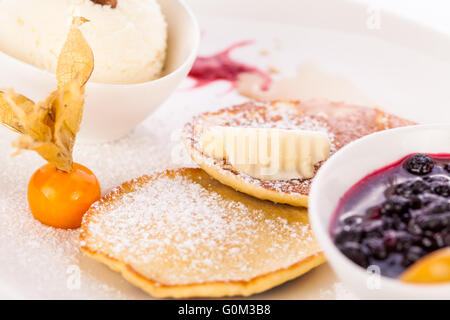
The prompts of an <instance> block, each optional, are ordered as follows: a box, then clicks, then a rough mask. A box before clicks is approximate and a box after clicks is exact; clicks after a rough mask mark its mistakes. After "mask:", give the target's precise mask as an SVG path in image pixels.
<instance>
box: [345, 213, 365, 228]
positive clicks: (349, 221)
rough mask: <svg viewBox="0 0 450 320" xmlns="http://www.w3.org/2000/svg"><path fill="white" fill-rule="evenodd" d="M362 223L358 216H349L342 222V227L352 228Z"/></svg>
mask: <svg viewBox="0 0 450 320" xmlns="http://www.w3.org/2000/svg"><path fill="white" fill-rule="evenodd" d="M361 222H362V217H361V216H358V215H353V216H349V217H347V218H345V219H343V220H342V224H343V225H348V226H353V225H357V224H360V223H361Z"/></svg>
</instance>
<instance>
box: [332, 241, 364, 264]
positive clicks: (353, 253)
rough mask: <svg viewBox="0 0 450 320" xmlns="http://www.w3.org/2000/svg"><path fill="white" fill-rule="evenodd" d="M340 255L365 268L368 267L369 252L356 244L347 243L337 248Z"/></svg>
mask: <svg viewBox="0 0 450 320" xmlns="http://www.w3.org/2000/svg"><path fill="white" fill-rule="evenodd" d="M339 249H340V250H341V251H342V253H343V254H344V255H345V256H346V257H347V258H349V259H350V260H352V261H353V262H354V263H356V264H358V265H360V266H361V267H364V268H366V267H367V266H369V258H368V255H369V250H368V249H367V247H365V246H364V245H361V244H359V243H357V242H347V243H345V244H343V245H342V246H340V247H339Z"/></svg>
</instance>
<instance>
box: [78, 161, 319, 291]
mask: <svg viewBox="0 0 450 320" xmlns="http://www.w3.org/2000/svg"><path fill="white" fill-rule="evenodd" d="M80 240H81V248H82V251H83V252H85V253H86V254H87V255H89V256H91V257H92V258H94V259H96V260H98V261H100V262H102V263H104V264H106V265H108V266H109V267H110V268H111V269H113V270H116V271H118V272H120V273H122V275H123V276H124V277H125V278H126V279H127V280H128V281H130V282H131V283H133V284H135V285H136V286H138V287H140V288H142V289H143V290H145V291H146V292H148V293H149V294H151V295H153V296H155V297H173V298H189V297H224V296H236V295H238V296H248V295H251V294H255V293H259V292H262V291H265V290H268V289H270V288H272V287H274V286H277V285H279V284H281V283H284V282H286V281H288V280H291V279H293V278H295V277H298V276H300V275H302V274H304V273H305V272H307V271H309V270H310V269H312V268H314V267H316V266H318V265H320V264H321V263H323V262H324V260H325V259H324V257H323V254H322V251H321V249H320V247H319V245H318V243H317V242H316V240H315V239H314V237H313V234H312V231H311V228H310V225H309V221H308V216H307V212H306V210H305V209H302V208H295V207H291V206H287V205H277V204H274V203H272V202H270V201H262V200H259V199H255V198H253V197H250V196H248V195H246V194H243V193H240V192H236V191H234V190H233V189H232V188H230V187H227V186H225V185H223V184H221V183H220V182H218V181H217V180H215V179H213V178H212V177H210V176H209V175H208V174H206V173H205V172H204V171H203V170H201V169H195V168H189V169H179V170H172V171H165V172H162V173H160V174H155V175H152V176H143V177H141V178H138V179H136V180H133V181H130V182H127V183H124V184H122V185H121V186H120V187H117V188H115V189H114V190H112V191H111V192H110V193H109V194H107V195H106V196H105V197H103V198H102V199H101V200H100V201H99V202H97V203H96V204H94V205H93V206H92V207H91V208H90V209H89V211H88V212H87V213H86V215H85V216H84V218H83V223H82V232H81V236H80Z"/></svg>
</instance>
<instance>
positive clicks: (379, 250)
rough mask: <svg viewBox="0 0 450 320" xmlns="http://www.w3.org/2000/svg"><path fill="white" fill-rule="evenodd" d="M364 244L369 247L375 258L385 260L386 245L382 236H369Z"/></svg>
mask: <svg viewBox="0 0 450 320" xmlns="http://www.w3.org/2000/svg"><path fill="white" fill-rule="evenodd" d="M364 244H365V245H366V246H367V248H369V250H370V253H371V254H372V255H373V256H374V258H375V259H378V260H383V259H386V257H387V251H386V247H385V246H384V243H383V239H381V238H368V239H366V241H365V242H364Z"/></svg>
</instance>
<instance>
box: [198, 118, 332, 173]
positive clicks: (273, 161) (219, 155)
mask: <svg viewBox="0 0 450 320" xmlns="http://www.w3.org/2000/svg"><path fill="white" fill-rule="evenodd" d="M201 147H202V151H203V153H205V154H206V155H208V156H210V157H212V158H215V159H226V160H227V162H228V163H230V164H231V165H232V166H233V167H234V168H235V169H236V170H237V171H239V172H242V173H245V174H247V175H249V176H251V177H255V178H259V179H262V180H289V179H307V178H312V177H313V176H314V171H315V170H314V165H315V164H316V163H318V162H320V161H323V160H326V159H327V158H328V157H329V155H330V147H331V143H330V139H329V138H328V135H327V134H326V133H324V132H319V131H310V130H287V129H277V128H245V127H224V126H213V127H209V128H207V129H206V130H205V131H204V133H203V134H202V137H201Z"/></svg>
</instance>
